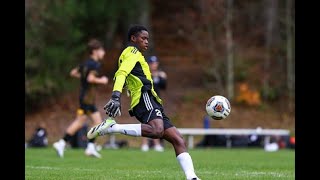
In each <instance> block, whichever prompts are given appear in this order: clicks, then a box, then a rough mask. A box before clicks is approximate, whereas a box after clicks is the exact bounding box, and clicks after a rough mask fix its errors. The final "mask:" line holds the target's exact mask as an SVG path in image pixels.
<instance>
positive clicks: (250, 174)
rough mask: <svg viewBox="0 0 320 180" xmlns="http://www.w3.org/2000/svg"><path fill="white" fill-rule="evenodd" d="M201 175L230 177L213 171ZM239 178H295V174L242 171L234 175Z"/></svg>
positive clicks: (202, 172)
mask: <svg viewBox="0 0 320 180" xmlns="http://www.w3.org/2000/svg"><path fill="white" fill-rule="evenodd" d="M198 173H199V174H212V175H223V176H227V175H228V176H229V175H230V174H229V173H223V172H212V171H200V172H198ZM234 176H238V177H259V176H271V177H292V176H293V177H294V174H292V175H291V174H289V173H287V172H283V173H282V172H264V171H240V172H237V173H235V174H234Z"/></svg>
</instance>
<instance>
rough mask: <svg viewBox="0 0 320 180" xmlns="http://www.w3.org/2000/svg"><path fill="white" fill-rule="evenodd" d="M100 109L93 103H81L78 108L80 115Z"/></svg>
mask: <svg viewBox="0 0 320 180" xmlns="http://www.w3.org/2000/svg"><path fill="white" fill-rule="evenodd" d="M96 111H98V109H97V107H96V106H95V105H93V104H83V103H80V108H79V109H78V110H77V114H78V115H83V114H87V115H89V114H91V113H94V112H96Z"/></svg>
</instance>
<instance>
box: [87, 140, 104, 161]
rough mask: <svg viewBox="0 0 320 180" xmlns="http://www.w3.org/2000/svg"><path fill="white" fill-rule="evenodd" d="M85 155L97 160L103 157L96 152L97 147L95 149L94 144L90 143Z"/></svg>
mask: <svg viewBox="0 0 320 180" xmlns="http://www.w3.org/2000/svg"><path fill="white" fill-rule="evenodd" d="M85 154H86V155H87V156H93V157H96V158H101V155H100V154H99V153H98V151H97V150H96V147H95V145H94V143H88V146H87V148H86V151H85Z"/></svg>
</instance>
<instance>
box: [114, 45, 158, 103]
mask: <svg viewBox="0 0 320 180" xmlns="http://www.w3.org/2000/svg"><path fill="white" fill-rule="evenodd" d="M114 81H115V82H114V86H113V91H120V92H122V90H123V88H124V87H126V88H127V90H128V91H129V94H130V97H131V104H130V109H132V108H133V107H134V106H136V105H137V104H138V103H139V100H140V97H141V94H142V92H144V91H148V90H150V91H151V92H152V95H153V96H154V97H155V98H156V99H157V101H158V102H159V103H160V104H162V100H161V99H160V97H159V96H158V95H157V93H156V92H155V90H154V86H153V81H152V77H151V72H150V69H149V65H148V63H147V62H146V60H145V58H144V56H143V55H142V53H141V52H140V51H139V50H138V49H137V48H136V47H135V46H128V47H127V48H125V49H124V50H123V51H122V53H121V55H120V57H119V60H118V70H117V72H116V73H115V75H114Z"/></svg>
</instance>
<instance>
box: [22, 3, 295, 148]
mask: <svg viewBox="0 0 320 180" xmlns="http://www.w3.org/2000/svg"><path fill="white" fill-rule="evenodd" d="M131 24H143V25H145V26H146V27H147V28H148V30H149V34H150V42H149V43H150V46H149V50H148V51H147V52H146V54H145V56H148V55H156V56H158V58H159V61H160V67H161V69H162V70H164V71H165V72H166V73H167V75H168V85H167V89H166V91H164V92H162V94H161V95H162V99H163V100H164V106H165V110H166V113H167V115H168V116H169V117H170V118H171V120H172V122H173V123H174V124H175V125H176V126H177V127H181V128H183V127H190V128H192V127H196V128H201V127H203V126H204V123H203V122H204V117H205V115H206V112H205V104H206V101H207V100H208V99H209V98H210V97H211V96H213V95H217V94H219V95H223V96H225V97H227V98H228V99H229V100H230V102H231V106H232V110H231V114H230V116H229V117H228V118H227V119H225V120H222V121H214V120H211V121H210V126H211V127H212V128H256V127H261V128H284V129H289V130H290V131H291V132H292V133H293V134H294V130H295V3H294V1H293V0H284V1H278V0H257V1H249V0H242V1H235V0H197V1H194V0H175V1H160V0H121V1H115V0H95V1H87V0H54V1H53V0H49V1H41V0H25V138H26V141H27V140H28V139H30V137H31V136H32V133H33V132H34V129H35V128H37V127H38V126H41V127H45V128H46V129H47V131H48V141H49V144H50V143H52V142H54V141H56V140H57V139H58V138H60V137H61V136H62V135H63V133H64V132H65V128H66V127H67V125H69V124H70V123H71V122H72V121H73V119H74V117H75V115H76V110H77V108H78V94H79V82H78V80H76V79H72V78H71V77H70V76H69V71H70V70H71V68H73V67H74V66H76V65H77V64H79V63H80V62H82V61H83V60H85V58H86V57H87V54H86V52H85V45H86V42H87V40H88V39H89V38H91V37H96V38H98V39H100V40H102V41H103V42H104V44H105V46H106V55H105V58H104V60H103V61H102V65H103V66H102V74H103V75H106V76H108V78H109V80H110V81H109V84H108V86H107V87H106V86H104V87H99V88H98V94H97V95H98V98H97V107H98V108H99V111H101V112H102V114H103V115H104V116H106V115H105V113H104V111H103V106H104V105H105V103H106V102H107V101H108V100H109V97H110V95H111V91H112V86H113V82H112V81H111V79H112V78H113V75H114V73H115V71H116V69H117V66H116V65H117V61H118V57H119V55H120V53H121V50H122V49H123V48H124V46H125V42H126V36H127V30H128V27H129V26H130V25H131ZM122 97H123V98H122V114H123V115H122V116H121V117H119V118H118V122H119V123H137V122H138V121H137V120H135V119H134V118H132V117H130V116H129V114H128V112H127V110H128V108H129V101H130V100H129V98H127V97H126V96H125V95H124V94H123V96H122ZM119 137H120V138H128V137H125V136H119ZM129 140H130V143H131V144H133V145H134V144H135V143H136V144H139V143H140V140H139V139H135V138H133V137H129ZM101 141H105V139H102V140H101ZM131 141H132V142H131Z"/></svg>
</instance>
